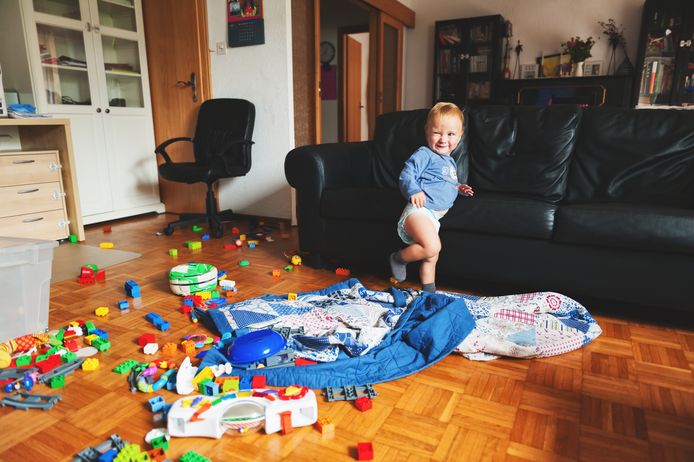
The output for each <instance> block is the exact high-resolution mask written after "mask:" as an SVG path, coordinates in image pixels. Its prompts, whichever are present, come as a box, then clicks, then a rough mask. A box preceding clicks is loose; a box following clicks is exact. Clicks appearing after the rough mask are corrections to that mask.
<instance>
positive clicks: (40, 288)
mask: <svg viewBox="0 0 694 462" xmlns="http://www.w3.org/2000/svg"><path fill="white" fill-rule="evenodd" d="M57 246H58V243H57V242H56V241H42V240H36V239H22V238H15V237H0V297H2V301H0V342H4V341H6V340H10V339H13V338H15V337H19V336H21V335H24V334H33V333H38V332H45V331H46V329H48V300H49V298H50V292H51V264H52V262H53V249H54V248H55V247H57Z"/></svg>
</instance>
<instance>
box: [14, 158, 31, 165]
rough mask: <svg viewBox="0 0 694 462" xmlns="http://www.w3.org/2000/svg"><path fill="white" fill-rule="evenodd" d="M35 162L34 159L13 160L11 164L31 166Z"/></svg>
mask: <svg viewBox="0 0 694 462" xmlns="http://www.w3.org/2000/svg"><path fill="white" fill-rule="evenodd" d="M34 162H36V161H35V160H34V159H27V160H13V161H12V163H13V164H33V163H34Z"/></svg>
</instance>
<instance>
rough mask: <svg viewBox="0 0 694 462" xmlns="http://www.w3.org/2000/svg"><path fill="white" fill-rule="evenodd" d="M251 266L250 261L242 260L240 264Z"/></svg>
mask: <svg viewBox="0 0 694 462" xmlns="http://www.w3.org/2000/svg"><path fill="white" fill-rule="evenodd" d="M250 264H251V262H249V261H248V260H241V261H240V262H239V266H248V265H250Z"/></svg>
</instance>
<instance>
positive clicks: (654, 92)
mask: <svg viewBox="0 0 694 462" xmlns="http://www.w3.org/2000/svg"><path fill="white" fill-rule="evenodd" d="M673 13H674V12H673V11H669V10H667V9H666V8H654V9H653V10H650V11H648V10H647V11H646V12H644V14H647V15H649V16H648V17H647V18H646V22H645V27H646V30H645V33H643V34H642V35H643V37H641V40H645V42H644V43H643V44H642V46H643V47H645V56H644V60H643V67H642V68H641V82H640V86H639V100H638V104H640V105H670V104H673V101H672V89H673V77H674V75H675V71H676V62H675V58H676V55H677V51H678V46H679V43H678V42H679V40H680V39H681V38H682V32H683V31H682V27H683V18H682V15H681V14H680V12H679V11H678V12H677V13H675V14H673Z"/></svg>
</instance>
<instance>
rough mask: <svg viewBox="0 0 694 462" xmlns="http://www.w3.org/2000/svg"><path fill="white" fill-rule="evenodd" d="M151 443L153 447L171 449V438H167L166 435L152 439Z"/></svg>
mask: <svg viewBox="0 0 694 462" xmlns="http://www.w3.org/2000/svg"><path fill="white" fill-rule="evenodd" d="M150 444H151V445H152V447H153V448H163V449H164V451H168V450H169V440H167V439H166V437H165V436H163V435H162V436H158V437H156V438H154V439H152V441H150Z"/></svg>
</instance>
